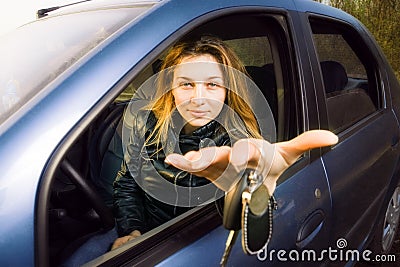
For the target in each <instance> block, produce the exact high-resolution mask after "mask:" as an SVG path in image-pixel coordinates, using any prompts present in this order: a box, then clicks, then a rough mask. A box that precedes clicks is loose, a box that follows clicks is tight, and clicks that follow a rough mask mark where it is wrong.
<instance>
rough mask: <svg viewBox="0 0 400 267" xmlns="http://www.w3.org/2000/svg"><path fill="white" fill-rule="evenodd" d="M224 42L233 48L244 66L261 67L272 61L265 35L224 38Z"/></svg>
mask: <svg viewBox="0 0 400 267" xmlns="http://www.w3.org/2000/svg"><path fill="white" fill-rule="evenodd" d="M226 43H227V44H228V45H229V46H231V47H232V48H233V50H235V52H236V54H237V55H238V56H239V58H240V59H241V60H242V62H243V64H244V65H245V66H258V67H261V66H263V65H265V64H269V63H272V54H271V48H270V47H269V42H268V37H267V36H260V37H252V38H241V39H234V40H226Z"/></svg>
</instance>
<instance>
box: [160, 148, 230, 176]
mask: <svg viewBox="0 0 400 267" xmlns="http://www.w3.org/2000/svg"><path fill="white" fill-rule="evenodd" d="M223 150H224V148H223V147H207V148H202V149H200V150H199V151H190V152H188V153H187V154H185V155H184V156H182V155H179V154H170V155H168V156H167V157H166V159H165V162H166V163H168V164H171V165H173V166H175V167H176V168H178V169H181V170H184V171H187V172H192V173H198V172H201V171H204V170H205V169H206V168H208V167H210V166H211V165H212V164H215V163H218V162H219V161H221V160H222V159H223V157H224V155H223V153H224V152H223Z"/></svg>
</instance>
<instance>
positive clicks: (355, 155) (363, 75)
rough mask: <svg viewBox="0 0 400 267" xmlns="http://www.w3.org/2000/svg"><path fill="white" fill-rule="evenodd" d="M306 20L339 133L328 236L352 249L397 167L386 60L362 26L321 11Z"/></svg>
mask: <svg viewBox="0 0 400 267" xmlns="http://www.w3.org/2000/svg"><path fill="white" fill-rule="evenodd" d="M307 21H308V22H307V23H309V25H310V26H311V29H312V35H313V36H312V37H313V43H314V48H315V51H316V53H317V57H318V61H317V65H320V69H321V73H322V80H323V81H324V86H323V87H319V88H316V90H317V94H319V95H320V96H323V97H321V98H320V99H322V100H323V101H320V103H319V105H320V112H321V114H322V115H321V118H323V119H324V118H326V120H325V121H326V124H327V126H328V127H329V129H330V130H332V131H333V132H335V133H336V134H338V136H339V143H338V144H337V145H336V146H334V147H333V148H332V150H331V151H330V152H329V153H326V154H325V155H324V156H323V164H324V166H325V169H326V172H327V174H328V177H329V187H330V189H331V192H332V218H331V219H332V226H333V228H332V232H331V236H330V239H331V242H332V244H334V242H336V241H337V240H339V239H341V238H344V239H345V240H346V241H347V243H346V245H347V247H348V248H353V249H355V248H360V247H362V246H363V245H364V242H365V241H366V238H367V237H368V234H369V232H370V231H371V228H372V226H373V222H375V220H376V217H377V215H378V212H379V209H380V207H381V205H382V202H383V200H384V196H385V193H386V191H387V189H388V186H389V183H390V181H391V178H392V176H393V174H394V171H395V166H396V162H397V149H396V147H397V144H398V141H399V133H398V127H397V121H396V119H395V117H394V115H393V113H392V111H391V108H390V106H389V103H390V101H388V99H387V98H388V94H387V92H385V89H384V84H385V82H384V79H385V78H384V77H385V76H384V75H383V73H384V72H382V71H381V69H380V66H382V63H381V61H380V60H379V57H378V56H377V54H376V51H375V52H374V50H372V49H370V47H369V45H368V43H367V41H366V40H365V38H363V37H365V36H362V34H360V32H361V30H360V29H357V28H355V27H353V26H351V24H349V23H344V22H340V21H338V20H333V19H328V18H327V17H321V16H317V15H310V16H309V17H308V19H307ZM374 53H375V54H374ZM321 88H324V90H321ZM325 110H326V114H327V115H326V116H325V114H324V112H325Z"/></svg>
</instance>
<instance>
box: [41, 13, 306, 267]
mask: <svg viewBox="0 0 400 267" xmlns="http://www.w3.org/2000/svg"><path fill="white" fill-rule="evenodd" d="M245 13H249V14H251V13H257V14H266V15H271V14H277V15H282V16H284V17H285V18H287V19H288V20H289V19H290V16H289V14H288V12H287V11H285V10H283V9H281V8H265V7H247V8H243V7H240V8H227V9H226V10H218V11H214V12H211V13H209V14H206V15H203V16H201V17H199V18H197V19H196V20H194V21H192V22H191V23H189V24H187V25H184V26H183V27H182V28H180V29H179V30H178V31H176V32H175V33H173V34H172V35H171V36H170V37H168V38H167V39H165V40H164V41H163V42H162V43H160V44H159V45H158V46H157V47H156V48H155V49H154V50H152V51H151V52H150V53H149V54H148V55H147V56H146V57H145V58H144V59H142V60H141V61H140V62H138V64H137V65H136V66H135V67H134V68H133V69H132V70H131V71H130V72H129V73H127V74H126V75H125V76H124V78H123V79H121V80H120V81H119V82H118V83H117V84H116V85H115V86H114V87H113V88H112V89H111V90H110V91H109V92H108V93H107V94H106V95H105V96H104V97H103V98H102V100H101V101H99V102H98V103H97V104H96V105H95V106H93V107H92V108H91V110H90V112H88V114H87V115H86V116H85V117H84V118H82V119H81V121H80V122H78V124H77V125H76V126H75V127H74V128H73V129H71V131H70V133H69V134H68V136H66V138H65V139H64V140H63V141H62V143H61V144H60V145H59V146H58V147H57V149H56V151H55V152H54V153H53V155H52V157H51V158H50V159H49V162H48V164H47V167H46V169H45V170H44V173H43V175H42V179H41V182H40V187H39V194H38V200H37V205H36V208H35V210H36V211H35V212H36V224H35V237H36V238H35V239H36V245H35V248H36V255H37V257H36V263H37V264H38V265H39V266H47V265H48V258H47V257H48V256H47V254H48V253H47V252H48V251H47V250H48V248H47V237H48V234H47V232H46V229H47V228H48V222H47V220H46V219H43V218H47V214H46V212H47V204H48V199H49V195H48V191H49V188H50V186H51V180H52V177H53V175H54V173H55V171H56V169H57V168H58V165H60V163H61V161H62V160H63V157H64V155H65V154H66V153H67V151H68V149H69V147H71V146H72V144H73V143H74V142H75V140H77V139H78V138H79V137H80V136H81V134H82V133H83V132H84V130H85V129H87V128H88V127H89V125H90V124H91V123H92V121H94V119H95V118H96V117H97V116H98V114H100V113H101V111H102V110H104V109H105V108H106V107H107V106H108V105H110V104H111V103H112V102H113V101H114V99H116V98H117V96H118V95H120V94H121V92H122V91H123V90H124V89H125V88H126V86H127V85H128V84H129V83H131V81H132V80H133V79H134V78H135V77H136V76H137V75H139V74H140V72H141V70H143V69H144V68H145V67H147V66H148V65H149V64H151V63H152V62H153V61H154V60H155V59H157V58H158V57H159V56H160V55H161V54H162V53H163V52H164V51H165V50H166V49H167V48H168V47H170V46H171V45H172V44H173V43H174V42H175V40H177V39H179V38H180V37H181V36H184V35H185V34H187V33H189V32H190V31H192V30H193V29H194V28H196V27H197V26H199V25H201V24H204V23H205V22H207V21H210V20H211V19H214V18H217V17H222V16H226V15H231V14H245ZM289 39H290V40H288V41H289V42H292V39H291V38H289ZM289 57H290V56H289ZM289 62H292V60H289ZM289 68H290V69H292V67H289ZM290 76H292V74H290ZM296 99H298V98H297V97H296ZM296 108H298V107H297V105H296ZM297 120H298V118H297ZM300 120H301V119H300ZM297 123H299V122H297ZM300 124H301V123H300ZM306 158H308V157H307V156H306ZM301 162H302V163H299V164H296V166H297V167H295V168H293V169H292V171H293V170H298V169H299V168H302V167H304V165H305V164H307V162H308V160H305V161H304V160H301ZM289 173H290V172H289ZM43 203H45V205H43ZM211 206H213V204H209V205H207V206H205V207H202V208H200V209H194V210H193V214H192V213H190V212H189V213H188V214H187V213H185V214H183V216H180V217H177V218H175V219H174V220H171V221H170V222H168V223H167V224H168V227H166V228H165V229H162V230H161V231H160V232H157V233H155V234H154V233H152V234H151V236H155V237H154V238H157V237H160V236H163V235H165V236H166V237H167V238H166V239H165V240H164V241H166V240H167V239H168V240H170V238H169V237H170V234H167V233H171V232H170V231H171V230H172V231H177V232H178V231H181V227H179V225H177V224H176V223H177V222H179V223H181V224H184V225H187V227H189V228H186V230H189V229H191V230H192V231H191V232H190V233H191V235H193V230H196V227H197V226H195V225H194V224H193V222H194V221H196V222H198V223H200V224H202V223H205V225H204V227H203V228H204V233H205V232H208V231H211V230H212V229H213V228H215V227H216V226H210V225H209V224H208V222H209V219H208V218H205V216H196V214H197V213H198V214H203V213H207V214H209V215H210V216H211V217H212V219H216V218H218V216H219V214H218V212H217V211H216V209H214V212H211V210H210V207H211ZM39 207H40V208H39ZM212 209H213V208H212ZM189 215H193V217H196V218H197V217H198V218H197V220H195V219H193V218H192V217H191V216H189ZM187 222H190V224H189V223H187ZM218 223H219V224H218V225H220V222H218ZM174 225H175V227H174ZM218 225H217V226H218ZM174 229H175V230H174ZM202 235H203V233H199V234H198V235H193V238H194V239H193V240H195V238H196V237H197V238H199V237H201V236H202ZM153 241H154V240H153ZM153 241H152V240H151V239H149V240H148V242H140V244H139V245H137V244H133V245H132V247H130V246H129V247H124V248H123V249H121V250H117V252H115V253H116V255H114V254H113V252H109V253H110V255H112V256H110V257H108V256H106V257H101V258H102V259H100V261H101V262H106V263H111V262H121V261H123V262H125V260H126V259H127V257H128V258H131V259H132V260H135V261H136V260H140V258H141V257H142V255H138V251H146V253H151V251H152V249H151V248H153V247H154V242H153ZM164 243H165V242H164ZM139 247H140V249H138V248H139ZM178 249H179V248H175V249H174V250H171V248H170V249H169V250H168V252H167V254H168V253H169V254H168V255H171V254H173V253H174V252H175V251H177V250H178ZM135 251H136V252H135ZM166 256H167V255H164V254H160V255H158V256H157V257H156V258H157V259H164V258H165V257H166ZM143 257H146V255H145V254H143ZM123 258H124V259H125V260H124V259H123ZM156 258H154V260H155V259H156Z"/></svg>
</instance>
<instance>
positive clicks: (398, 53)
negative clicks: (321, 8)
mask: <svg viewBox="0 0 400 267" xmlns="http://www.w3.org/2000/svg"><path fill="white" fill-rule="evenodd" d="M316 1H317V2H322V3H326V4H329V5H331V6H333V7H336V8H339V9H341V10H343V11H345V12H347V13H349V14H351V15H353V16H354V17H356V18H357V19H359V20H360V21H361V22H362V23H363V24H364V25H365V26H366V27H367V28H368V30H369V31H370V32H371V33H372V34H373V35H374V37H375V39H376V40H377V42H378V43H379V45H380V46H381V48H382V50H383V52H384V53H385V55H386V57H387V59H388V61H389V63H390V65H391V66H392V67H393V69H394V71H395V73H396V76H397V79H399V80H400V12H399V11H398V10H399V9H400V0H330V1H327V0H316Z"/></svg>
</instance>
